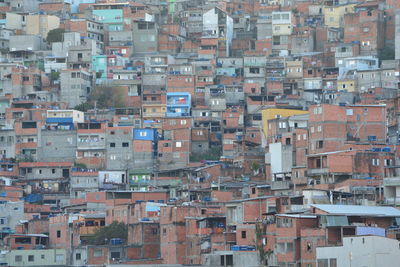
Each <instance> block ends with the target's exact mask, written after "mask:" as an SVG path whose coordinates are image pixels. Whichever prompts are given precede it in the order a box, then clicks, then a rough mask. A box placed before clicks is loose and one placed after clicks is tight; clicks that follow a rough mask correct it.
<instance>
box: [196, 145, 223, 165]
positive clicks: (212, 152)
mask: <svg viewBox="0 0 400 267" xmlns="http://www.w3.org/2000/svg"><path fill="white" fill-rule="evenodd" d="M221 155H222V147H221V146H214V147H212V148H210V149H209V150H208V151H207V152H204V153H194V154H190V161H191V162H198V161H202V160H219V159H220V158H221Z"/></svg>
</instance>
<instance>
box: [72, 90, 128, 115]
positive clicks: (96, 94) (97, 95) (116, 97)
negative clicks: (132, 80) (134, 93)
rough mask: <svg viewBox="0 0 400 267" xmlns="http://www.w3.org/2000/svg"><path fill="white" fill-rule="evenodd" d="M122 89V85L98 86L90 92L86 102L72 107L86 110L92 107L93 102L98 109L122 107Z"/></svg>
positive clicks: (123, 103)
mask: <svg viewBox="0 0 400 267" xmlns="http://www.w3.org/2000/svg"><path fill="white" fill-rule="evenodd" d="M124 90H125V88H124V87H118V86H115V87H110V86H98V87H96V88H95V89H94V90H93V91H92V92H91V93H90V95H89V97H88V101H87V102H85V103H82V104H79V105H77V106H75V107H74V109H76V110H79V111H83V112H86V111H88V110H89V109H94V107H95V103H96V108H99V109H107V108H123V107H125V97H124V96H125V93H124Z"/></svg>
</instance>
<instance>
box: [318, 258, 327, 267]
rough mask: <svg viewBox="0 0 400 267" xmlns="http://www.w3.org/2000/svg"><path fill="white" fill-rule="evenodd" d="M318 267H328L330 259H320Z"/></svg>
mask: <svg viewBox="0 0 400 267" xmlns="http://www.w3.org/2000/svg"><path fill="white" fill-rule="evenodd" d="M317 263H318V264H317V266H318V267H328V266H329V265H328V259H318V260H317Z"/></svg>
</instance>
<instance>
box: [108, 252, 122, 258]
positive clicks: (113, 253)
mask: <svg viewBox="0 0 400 267" xmlns="http://www.w3.org/2000/svg"><path fill="white" fill-rule="evenodd" d="M110 256H111V259H119V258H120V257H121V254H120V252H119V251H114V252H111V255H110Z"/></svg>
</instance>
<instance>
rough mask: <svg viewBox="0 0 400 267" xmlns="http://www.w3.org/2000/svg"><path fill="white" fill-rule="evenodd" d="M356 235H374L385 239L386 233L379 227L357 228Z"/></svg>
mask: <svg viewBox="0 0 400 267" xmlns="http://www.w3.org/2000/svg"><path fill="white" fill-rule="evenodd" d="M356 235H376V236H383V237H385V236H386V231H385V229H384V228H379V227H368V226H357V227H356Z"/></svg>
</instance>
